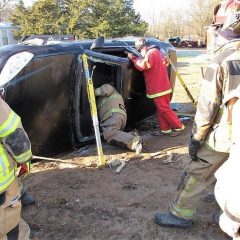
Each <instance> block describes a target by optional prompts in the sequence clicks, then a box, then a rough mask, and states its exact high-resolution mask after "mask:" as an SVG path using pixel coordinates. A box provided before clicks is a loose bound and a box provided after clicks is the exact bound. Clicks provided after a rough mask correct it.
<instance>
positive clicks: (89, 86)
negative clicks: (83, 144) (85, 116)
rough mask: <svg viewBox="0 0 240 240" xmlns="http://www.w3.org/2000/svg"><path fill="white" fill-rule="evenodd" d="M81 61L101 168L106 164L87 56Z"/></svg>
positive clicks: (83, 55)
mask: <svg viewBox="0 0 240 240" xmlns="http://www.w3.org/2000/svg"><path fill="white" fill-rule="evenodd" d="M82 60H83V68H84V72H85V77H86V81H87V92H88V99H89V103H90V109H91V114H92V120H93V126H94V131H95V138H96V143H97V151H98V160H99V164H98V166H99V167H102V166H104V165H105V164H106V161H105V158H104V155H103V150H102V143H101V137H100V131H99V125H98V115H97V106H96V99H95V93H94V88H93V82H92V78H91V77H90V75H89V69H88V62H87V55H86V54H85V53H84V54H82Z"/></svg>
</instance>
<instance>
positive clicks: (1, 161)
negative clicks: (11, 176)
mask: <svg viewBox="0 0 240 240" xmlns="http://www.w3.org/2000/svg"><path fill="white" fill-rule="evenodd" d="M0 167H1V170H0V172H2V176H6V175H7V170H8V167H9V162H8V159H7V156H6V154H5V152H4V149H3V147H2V144H0Z"/></svg>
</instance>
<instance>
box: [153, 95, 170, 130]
mask: <svg viewBox="0 0 240 240" xmlns="http://www.w3.org/2000/svg"><path fill="white" fill-rule="evenodd" d="M153 101H154V104H155V106H156V110H157V118H158V124H159V128H160V130H161V131H162V132H163V133H168V132H171V126H170V125H169V123H168V121H167V120H166V119H165V117H164V112H166V111H167V110H168V108H167V106H166V105H165V102H164V101H160V99H159V98H154V99H153Z"/></svg>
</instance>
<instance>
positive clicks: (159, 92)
mask: <svg viewBox="0 0 240 240" xmlns="http://www.w3.org/2000/svg"><path fill="white" fill-rule="evenodd" d="M130 58H131V60H132V62H133V64H134V66H135V67H136V68H137V69H138V70H139V71H144V72H143V74H144V79H145V84H146V90H147V97H149V98H153V101H154V104H155V106H156V108H157V116H158V123H159V126H160V130H161V131H163V132H166V133H167V132H171V130H172V129H182V127H183V124H182V123H181V121H180V120H179V119H178V117H177V115H176V113H175V112H174V111H173V110H172V109H171V107H170V94H171V92H172V88H171V85H170V81H169V78H168V74H167V68H166V64H167V63H168V62H167V59H166V58H165V57H164V55H163V54H162V53H161V52H160V51H159V50H158V49H157V48H155V47H153V46H150V47H149V48H148V50H147V53H146V55H145V56H144V58H143V59H140V58H137V57H135V56H133V55H131V56H130Z"/></svg>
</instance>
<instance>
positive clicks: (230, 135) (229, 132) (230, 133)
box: [228, 123, 232, 141]
mask: <svg viewBox="0 0 240 240" xmlns="http://www.w3.org/2000/svg"><path fill="white" fill-rule="evenodd" d="M228 139H229V141H231V140H232V124H230V123H228Z"/></svg>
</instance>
